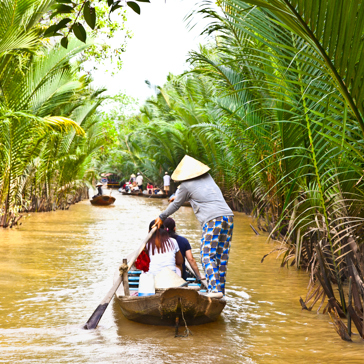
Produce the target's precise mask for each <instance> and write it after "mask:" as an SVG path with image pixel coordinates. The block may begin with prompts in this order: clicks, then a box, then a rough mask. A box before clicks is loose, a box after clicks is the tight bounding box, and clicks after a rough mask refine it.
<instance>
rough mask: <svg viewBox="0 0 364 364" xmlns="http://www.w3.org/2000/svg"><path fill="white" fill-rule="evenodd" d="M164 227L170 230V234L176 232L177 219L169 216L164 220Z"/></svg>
mask: <svg viewBox="0 0 364 364" xmlns="http://www.w3.org/2000/svg"><path fill="white" fill-rule="evenodd" d="M163 225H164V228H165V229H166V230H167V231H168V234H169V236H172V235H173V234H174V228H175V227H176V223H175V221H174V220H173V219H172V218H171V217H167V218H166V219H165V220H164V221H163Z"/></svg>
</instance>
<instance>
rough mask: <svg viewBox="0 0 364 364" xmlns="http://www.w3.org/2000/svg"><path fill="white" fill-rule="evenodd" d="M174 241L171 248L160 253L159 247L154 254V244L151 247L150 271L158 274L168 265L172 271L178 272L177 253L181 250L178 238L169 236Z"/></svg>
mask: <svg viewBox="0 0 364 364" xmlns="http://www.w3.org/2000/svg"><path fill="white" fill-rule="evenodd" d="M169 241H170V242H171V243H172V244H171V248H169V250H167V251H166V252H164V253H158V249H157V247H156V248H155V250H154V254H152V246H150V249H149V258H150V263H149V273H152V274H154V275H156V274H158V273H159V272H160V271H161V270H162V269H163V268H165V267H167V268H169V269H170V270H171V271H172V272H176V253H177V252H178V251H179V247H178V243H177V241H176V239H173V238H169Z"/></svg>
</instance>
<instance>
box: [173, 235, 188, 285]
mask: <svg viewBox="0 0 364 364" xmlns="http://www.w3.org/2000/svg"><path fill="white" fill-rule="evenodd" d="M171 238H173V239H176V240H177V243H178V246H179V250H180V251H181V254H182V256H183V264H182V278H183V279H186V278H187V272H186V264H185V259H186V251H187V250H191V245H190V243H189V242H188V240H187V239H186V238H184V237H183V236H180V235H177V234H173V235H171Z"/></svg>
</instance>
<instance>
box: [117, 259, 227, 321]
mask: <svg viewBox="0 0 364 364" xmlns="http://www.w3.org/2000/svg"><path fill="white" fill-rule="evenodd" d="M186 263H187V268H189V271H190V273H191V275H192V272H193V271H192V269H191V268H190V267H189V266H188V262H187V261H186ZM140 273H141V271H132V270H131V271H129V273H128V278H129V279H128V280H129V290H130V292H131V293H132V292H137V291H138V285H139V275H140ZM117 275H118V272H116V277H117ZM194 281H195V277H189V278H187V282H188V283H189V285H188V286H187V287H176V288H168V289H165V290H157V292H156V294H155V295H152V296H136V295H130V296H125V294H124V288H123V283H122V284H121V285H120V287H119V289H118V290H117V292H116V294H115V297H116V301H117V302H118V304H119V306H120V308H121V311H122V313H123V314H124V316H125V317H126V318H127V319H129V320H132V321H136V322H140V323H143V324H148V325H165V326H170V325H172V326H173V325H176V323H178V321H179V322H180V323H181V325H182V324H183V323H184V321H183V320H185V321H186V323H187V325H201V324H206V323H209V322H214V321H216V320H217V319H218V317H219V316H220V314H221V312H222V310H223V309H224V307H225V305H226V301H225V299H224V298H221V299H218V298H210V297H207V296H206V291H205V290H203V289H201V285H200V284H197V283H194ZM202 288H204V287H202Z"/></svg>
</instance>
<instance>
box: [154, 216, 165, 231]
mask: <svg viewBox="0 0 364 364" xmlns="http://www.w3.org/2000/svg"><path fill="white" fill-rule="evenodd" d="M162 225H163V221H162V219H161V218H160V217H157V218H156V219H155V223H154V225H153V227H155V226H156V227H157V229H160V227H161V226H162Z"/></svg>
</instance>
